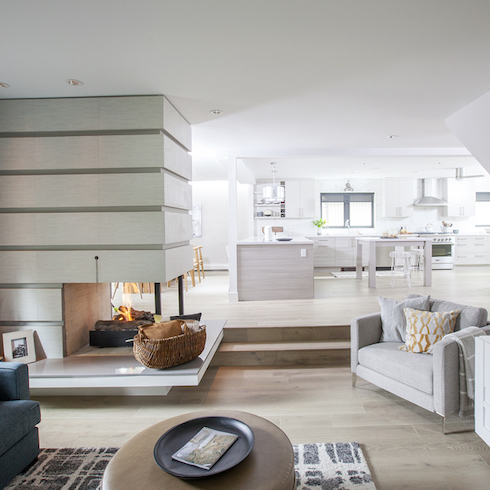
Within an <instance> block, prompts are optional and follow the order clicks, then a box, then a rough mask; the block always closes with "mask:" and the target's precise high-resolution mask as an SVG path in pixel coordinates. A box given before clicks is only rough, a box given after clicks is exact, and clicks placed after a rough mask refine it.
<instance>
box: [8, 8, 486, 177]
mask: <svg viewBox="0 0 490 490" xmlns="http://www.w3.org/2000/svg"><path fill="white" fill-rule="evenodd" d="M489 19H490V2H489V1H488V0H466V1H464V2H463V1H461V0H369V1H362V0H342V1H339V0H202V1H198V0H138V1H135V0H102V1H101V0H83V1H78V2H75V1H73V0H64V1H61V0H43V1H42V2H41V1H38V2H35V1H32V0H2V3H1V16H0V32H1V33H2V48H1V50H0V81H1V82H6V83H8V84H10V88H8V89H0V98H31V97H79V96H101V95H133V94H165V95H166V96H167V97H168V98H169V100H170V101H171V102H172V103H173V104H174V105H175V106H176V108H177V109H178V110H179V111H180V112H181V113H182V114H183V115H184V117H185V118H186V119H187V120H188V121H189V122H190V123H191V124H192V125H193V140H194V149H193V156H194V161H195V176H196V177H197V178H198V179H211V178H223V174H224V168H223V167H222V166H220V165H216V163H217V162H218V161H219V160H220V159H221V157H222V156H238V157H243V158H244V161H245V162H246V163H247V165H249V167H250V168H251V169H252V170H253V171H254V172H255V173H256V174H257V176H260V175H261V174H262V173H264V172H266V173H267V172H268V171H269V163H270V161H277V162H279V164H280V165H281V167H282V168H284V169H285V170H284V171H285V172H286V169H287V173H288V176H293V174H294V176H296V177H299V176H304V177H311V176H317V177H318V176H319V175H322V176H323V175H325V176H327V177H328V178H333V177H332V176H333V175H336V176H338V177H339V178H343V176H344V175H345V176H346V177H347V176H353V175H355V176H356V177H360V178H361V177H362V178H366V175H369V176H371V178H376V177H377V176H378V175H380V176H386V175H399V174H411V173H412V172H414V170H417V172H418V176H419V177H420V178H422V177H424V176H425V175H422V174H424V173H429V172H433V171H434V168H437V166H439V167H444V168H448V169H453V168H456V167H461V166H463V167H465V169H466V173H467V174H472V173H475V172H477V171H478V172H477V173H480V172H481V171H482V169H481V167H480V166H479V164H478V163H477V162H475V160H474V159H473V158H472V157H469V156H468V152H467V151H466V150H465V149H464V148H463V147H462V145H461V143H460V142H459V141H458V140H457V138H456V137H455V136H454V135H452V134H451V132H450V131H449V130H448V129H447V128H446V125H445V123H444V121H445V119H446V118H447V117H448V116H450V115H451V114H453V113H454V112H456V111H458V110H459V109H461V108H462V107H464V106H465V105H467V104H468V103H470V102H471V101H473V100H474V99H476V98H477V97H479V96H481V95H482V94H484V93H486V92H488V91H489V90H490V63H489V62H488V59H489V53H490V29H489V28H488V26H489V24H488V22H489ZM69 78H75V79H79V80H82V81H83V82H84V85H83V86H82V87H72V86H69V85H68V84H67V83H66V80H67V79H69ZM213 109H220V110H222V111H223V114H222V115H220V116H214V115H212V114H211V113H210V111H211V110H213ZM389 135H394V136H395V137H394V138H388V136H389ZM411 155H416V156H417V158H416V159H414V158H413V157H411ZM264 168H265V169H264ZM366 169H369V171H368V172H367V173H366ZM352 172H354V174H353V173H352ZM450 172H452V170H450ZM375 176H376V177H375ZM428 176H432V175H428Z"/></svg>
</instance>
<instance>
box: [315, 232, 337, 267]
mask: <svg viewBox="0 0 490 490" xmlns="http://www.w3.org/2000/svg"><path fill="white" fill-rule="evenodd" d="M311 240H313V265H314V267H335V238H334V237H318V238H311Z"/></svg>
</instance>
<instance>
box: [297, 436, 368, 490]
mask: <svg viewBox="0 0 490 490" xmlns="http://www.w3.org/2000/svg"><path fill="white" fill-rule="evenodd" d="M293 449H294V460H295V461H294V464H295V470H296V488H297V489H298V490H355V489H359V490H376V487H375V485H374V482H373V479H372V477H371V472H370V471H369V467H368V465H367V462H366V459H365V458H364V455H363V454H362V451H361V448H360V446H359V444H358V443H357V442H338V443H335V444H332V443H326V444H294V445H293Z"/></svg>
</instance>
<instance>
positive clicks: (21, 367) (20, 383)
mask: <svg viewBox="0 0 490 490" xmlns="http://www.w3.org/2000/svg"><path fill="white" fill-rule="evenodd" d="M30 398H31V397H30V394H29V371H28V368H27V364H21V363H18V362H0V400H2V401H8V400H30Z"/></svg>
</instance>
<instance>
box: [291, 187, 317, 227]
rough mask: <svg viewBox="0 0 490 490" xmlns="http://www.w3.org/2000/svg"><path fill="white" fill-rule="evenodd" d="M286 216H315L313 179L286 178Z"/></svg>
mask: <svg viewBox="0 0 490 490" xmlns="http://www.w3.org/2000/svg"><path fill="white" fill-rule="evenodd" d="M285 185H286V198H285V201H286V218H313V217H314V216H315V181H314V180H287V181H286V183H285Z"/></svg>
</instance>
